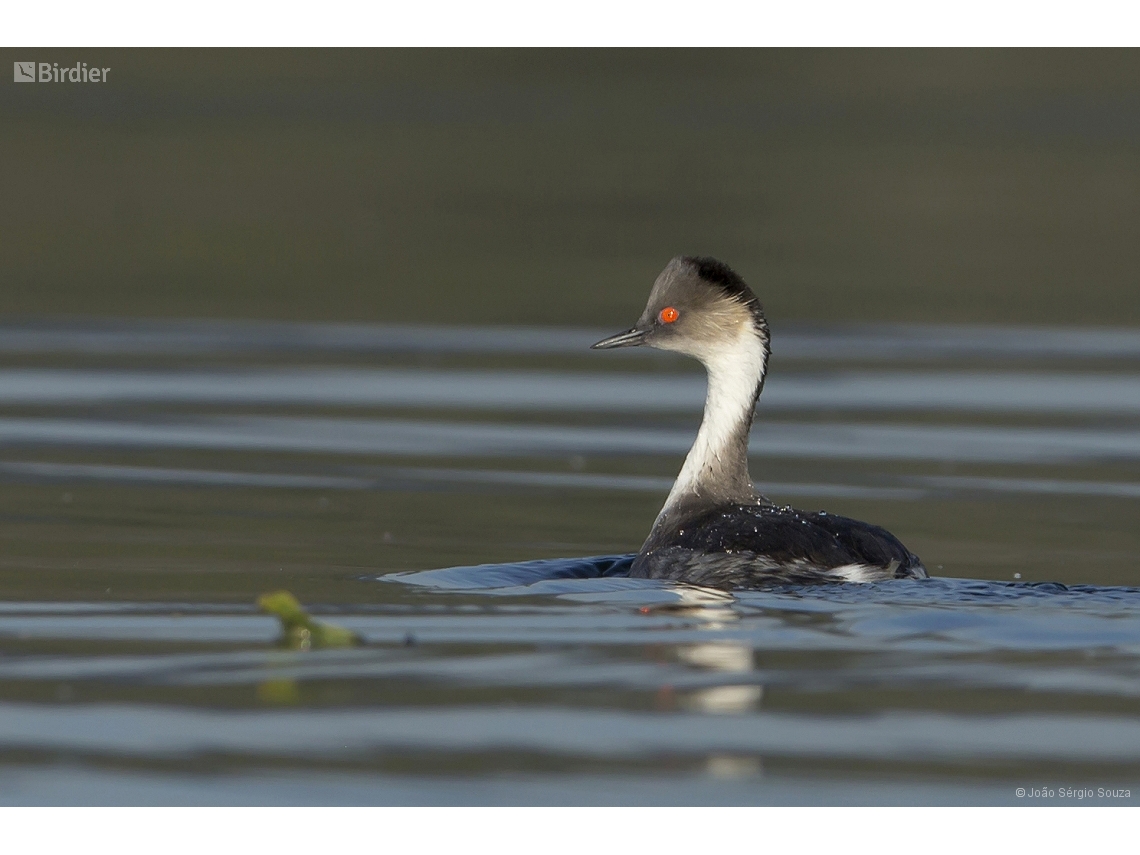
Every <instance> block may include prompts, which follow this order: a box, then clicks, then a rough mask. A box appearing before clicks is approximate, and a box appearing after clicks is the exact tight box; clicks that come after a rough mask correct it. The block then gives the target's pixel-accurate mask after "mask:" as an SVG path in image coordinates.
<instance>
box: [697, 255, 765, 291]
mask: <svg viewBox="0 0 1140 855" xmlns="http://www.w3.org/2000/svg"><path fill="white" fill-rule="evenodd" d="M682 260H683V261H687V262H688V263H689V264H691V265H693V266H694V267H696V268H697V275H698V276H700V277H701V278H702V279H704V280H705V281H706V282H708V283H709V284H710V285H719V286H720V287H721V288H723V289H724V290H726V291H729V292H731V293H733V294H745V293H747V294H749V296H751V290H750V289H749V287H748V286H747V285H746V284H745V283H744V280H743V279H741V278H740V274H739V273H737V272H736V271H735V270H733V269H732V268H731V267H729V266H728V265H727V264H725V263H724V262H723V261H718V260H717V259H715V258H710V257H709V256H707V255H686V256H684V257H683V258H682Z"/></svg>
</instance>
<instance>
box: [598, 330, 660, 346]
mask: <svg viewBox="0 0 1140 855" xmlns="http://www.w3.org/2000/svg"><path fill="white" fill-rule="evenodd" d="M648 334H649V330H642V329H638V328H637V327H634V328H633V329H630V330H626V331H625V332H621V333H618V334H617V335H611V336H610V337H609V338H603V339H602V340H601V341H599V342H598V343H597V344H591V345H590V350H609V349H610V348H611V347H636V346H637V345H639V344H642V343H643V342H644V341H645V336H646V335H648Z"/></svg>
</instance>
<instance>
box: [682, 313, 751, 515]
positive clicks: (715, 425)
mask: <svg viewBox="0 0 1140 855" xmlns="http://www.w3.org/2000/svg"><path fill="white" fill-rule="evenodd" d="M693 355H694V356H696V357H697V358H698V359H700V360H701V362H702V363H704V366H705V369H706V370H707V371H708V396H707V397H706V399H705V414H704V418H703V419H702V421H701V428H700V430H699V431H698V432H697V438H696V441H695V442H694V443H693V447H692V449H691V450H690V451H689V456H688V457H686V458H685V465H684V466H682V467H681V472H680V474H679V475H678V476H677V480H676V482H675V483H674V484H673V489H672V490H671V491H670V493H669V498H668V499H666V500H665V507H664V508H663V509H662V511H661V513H662V515H664V514H665V512H666V511H668V510H669V509H670V508H671V507H673V506H674V505H675V504H677V503H678V502H680V501H681V500H682V499H683V498H686V497H694V498H702V497H703V498H713V499H715V498H727V499H742V498H745V497H746V496H751V495H753V493H754V490H753V487H752V479H751V478H750V477H749V475H748V429H749V428H750V427H751V425H752V413H753V407H754V405H755V402H756V390H757V389H758V388H759V387H760V383H761V382H762V381H763V379H764V371H765V369H766V366H767V360H768V349H767V346H766V344H765V342H764V340H763V339H761V338H760V337H759V336H758V335H757V334H756V332H755V331H754V330H753V328H752V326H751V324H742V325H741V326H740V327H739V329H738V332H737V335H736V337H735V338H734V339H733V340H732V341H730V342H729V343H728V344H720V345H719V346H717V347H709V348H707V349H705V350H704V351H702V352H698V353H695V354H693Z"/></svg>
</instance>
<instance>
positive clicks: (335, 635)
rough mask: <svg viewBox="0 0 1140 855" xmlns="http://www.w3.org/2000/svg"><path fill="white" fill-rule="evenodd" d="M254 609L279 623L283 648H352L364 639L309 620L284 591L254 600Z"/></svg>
mask: <svg viewBox="0 0 1140 855" xmlns="http://www.w3.org/2000/svg"><path fill="white" fill-rule="evenodd" d="M257 607H258V608H259V609H261V610H262V611H263V612H265V613H266V614H271V615H273V616H274V617H275V618H277V619H278V620H279V621H281V640H280V644H281V646H283V647H288V648H289V649H290V650H308V649H310V648H313V647H355V646H356V645H358V644H363V643H364V639H363V638H361V637H360V636H359V635H357V634H356V633H355V632H353V631H352V630H350V629H345V628H344V627H341V626H336V625H335V624H331V623H324V622H323V621H319V620H313V619H312V618H311V617H309V615H308V614H307V613H306V612H305V610H304V609H303V608H301V604H300V603H299V602H297V598H296V597H294V596H293V595H292V594H290V593H289V592H288V591H274V592H273V593H271V594H262V595H261V596H260V597H258V598H257Z"/></svg>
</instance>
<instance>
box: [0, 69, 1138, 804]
mask: <svg viewBox="0 0 1140 855" xmlns="http://www.w3.org/2000/svg"><path fill="white" fill-rule="evenodd" d="M0 54H3V56H4V57H5V64H0V65H2V68H3V70H4V73H5V74H7V68H9V67H11V63H15V62H28V61H35V62H49V63H53V62H54V63H59V64H60V65H61V66H65V67H66V66H74V64H75V63H76V62H85V63H87V64H88V66H98V67H102V68H109V69H110V72H109V75H108V81H107V82H106V83H101V84H78V83H75V84H72V83H35V84H17V83H14V82H12V83H9V82H4V83H3V85H0V199H2V200H3V203H4V204H3V205H0V587H2V591H3V602H0V765H2V766H3V770H4V773H3V775H0V801H2V802H19V801H23V802H30V803H45V802H48V803H52V802H68V801H71V802H72V803H103V802H106V801H112V802H114V801H119V802H125V803H152V802H156V801H157V802H169V803H189V802H194V801H199V802H206V803H217V802H219V801H222V802H225V801H231V802H235V803H241V804H255V803H266V802H277V803H280V802H293V803H297V802H300V803H309V802H321V801H326V802H331V803H359V802H361V801H362V800H363V801H365V802H369V801H371V802H376V803H392V802H401V801H402V802H411V803H433V802H443V803H455V802H468V803H470V802H475V803H483V802H495V801H499V802H505V803H528V802H545V803H554V804H565V803H596V802H601V803H619V804H621V803H629V802H631V801H632V802H645V803H681V804H692V803H702V802H707V803H717V804H725V803H747V804H758V803H769V802H773V801H776V802H780V801H782V802H793V803H804V804H815V803H821V802H828V801H830V802H845V803H857V804H858V803H871V802H885V803H893V804H898V803H908V802H920V803H945V802H955V801H957V802H959V803H962V802H964V803H977V802H979V801H985V802H1002V801H1006V802H1013V798H1012V795H1011V794H1012V792H1013V785H1015V784H1023V785H1024V784H1026V783H1027V782H1036V783H1040V782H1041V781H1044V780H1049V781H1056V782H1057V784H1058V785H1060V784H1063V783H1067V782H1071V783H1072V784H1073V785H1077V784H1079V783H1082V782H1083V783H1087V784H1089V785H1091V786H1093V787H1094V789H1095V788H1096V787H1100V786H1105V785H1110V784H1114V783H1122V782H1123V783H1125V784H1127V783H1128V782H1132V783H1133V784H1134V782H1135V781H1136V780H1137V777H1136V776H1137V773H1138V771H1140V753H1137V752H1136V751H1135V750H1130V749H1129V748H1128V746H1133V745H1140V737H1138V735H1137V733H1138V731H1137V722H1138V721H1140V706H1138V704H1137V698H1140V684H1138V680H1137V674H1138V673H1140V671H1138V668H1137V656H1136V651H1137V650H1140V630H1138V629H1137V627H1138V626H1140V625H1138V624H1137V621H1136V604H1137V596H1138V594H1137V589H1136V587H1135V586H1136V585H1137V583H1138V580H1140V576H1138V575H1137V561H1136V556H1137V554H1138V553H1140V525H1137V501H1138V500H1140V288H1138V282H1137V271H1138V270H1140V239H1138V236H1140V83H1138V81H1140V52H1138V51H1135V50H1126V51H1118V50H1092V51H1086V50H640V49H639V50H574V51H566V50H260V49H257V50H252V49H251V50H94V49H19V50H7V49H5V50H0ZM678 254H705V255H713V256H716V257H719V258H721V259H723V260H724V261H726V262H728V263H729V264H731V265H732V266H733V267H734V268H735V269H737V270H738V271H739V272H740V273H741V274H742V275H743V276H744V278H745V279H746V281H748V282H749V283H750V284H751V285H752V286H753V288H754V289H755V290H756V292H757V294H758V295H759V297H760V299H761V300H762V302H763V303H764V305H765V307H766V310H767V313H768V316H769V319H770V322H771V326H772V335H773V358H772V363H771V366H770V372H769V376H768V380H767V384H766V386H765V389H764V395H763V398H762V400H761V401H760V406H759V409H758V417H757V422H756V426H755V428H754V430H753V434H752V441H751V471H752V475H753V477H754V479H755V480H756V481H757V483H758V485H759V486H760V488H761V489H762V490H763V491H765V492H766V493H767V494H768V495H769V496H770V497H771V498H772V499H773V500H775V501H777V502H780V503H789V504H794V505H796V506H798V507H804V508H809V509H826V510H827V511H828V512H831V513H841V514H846V515H849V516H853V517H856V518H859V519H865V520H868V521H871V522H873V523H877V524H879V525H882V526H884V527H886V528H888V529H890V530H891V531H892V532H894V533H895V534H896V535H897V536H898V537H899V538H900V539H901V540H902V541H903V542H904V543H906V545H907V546H908V547H909V548H910V549H911V550H913V551H914V552H916V553H917V554H918V555H920V556H921V557H922V559H923V560H924V562H925V564H926V566H927V567H928V568H929V570H930V571H931V573H932V575H934V576H936V577H941V578H940V579H939V580H936V581H932V582H930V583H928V584H924V585H909V586H908V585H894V586H892V585H884V586H866V587H864V586H842V587H841V588H838V587H837V588H835V589H821V590H803V591H792V592H783V593H779V592H777V593H772V592H759V593H758V592H751V593H748V594H737V595H736V597H735V598H730V597H723V596H721V597H719V598H718V595H715V594H709V592H704V593H703V594H699V592H698V593H694V592H693V591H691V590H688V589H683V588H682V589H673V588H669V587H668V586H655V585H653V584H652V583H649V582H643V581H642V580H628V579H617V578H588V579H581V578H563V579H549V578H545V579H539V580H538V581H537V582H536V581H535V580H536V578H537V577H541V576H542V575H543V574H547V575H549V574H551V573H553V572H554V571H553V570H552V569H551V568H552V567H555V566H558V567H562V568H563V570H565V565H542V566H541V567H539V568H538V569H537V570H536V569H535V568H534V567H533V566H531V567H530V569H529V570H527V572H526V573H523V572H522V570H520V569H519V568H518V567H517V566H513V565H512V566H511V567H505V568H504V567H498V568H486V567H482V568H478V569H475V570H458V571H456V570H452V571H445V572H444V573H443V574H442V575H441V574H438V573H437V574H434V575H433V574H432V573H430V572H429V573H426V574H423V573H420V572H419V571H425V570H426V571H431V570H432V569H433V568H434V569H438V568H448V567H457V566H460V567H461V566H469V565H480V564H487V563H492V564H499V565H501V564H504V563H506V562H521V561H527V560H530V559H566V558H581V557H583V556H598V555H622V554H628V553H631V552H635V551H636V550H637V549H638V548H639V546H640V544H641V542H642V540H643V539H644V537H645V535H646V534H647V532H648V530H649V527H650V525H651V523H652V521H653V519H654V517H655V515H656V513H657V511H658V510H659V508H660V506H661V503H662V501H663V500H664V498H665V496H666V494H667V493H668V490H669V488H670V485H671V484H672V480H673V478H674V476H675V474H676V472H677V471H678V470H679V468H680V465H681V460H682V458H683V456H684V454H685V453H686V451H687V450H688V448H689V446H690V444H691V442H692V439H693V437H694V435H695V433H696V430H697V425H698V423H699V420H700V418H701V411H702V404H703V399H704V388H705V387H704V375H703V372H702V370H701V369H700V367H699V366H698V365H697V364H696V363H694V362H692V361H687V360H684V359H681V358H678V357H675V356H669V355H667V354H661V353H655V352H639V351H634V352H630V351H620V352H591V351H590V350H589V349H588V348H589V345H590V344H591V343H592V342H594V341H596V340H598V339H600V338H602V337H603V336H605V335H608V334H611V333H614V332H617V331H619V330H622V329H625V328H627V327H628V326H629V325H630V324H631V323H632V322H633V321H634V320H635V319H636V318H637V316H638V315H639V314H640V312H641V310H642V307H643V305H644V301H645V299H646V296H647V294H648V292H649V288H650V286H651V284H652V282H653V279H654V277H655V276H656V275H657V273H658V272H659V271H660V269H661V268H662V267H663V266H664V265H665V263H666V262H667V261H668V260H669V259H670V258H671V257H673V256H675V255H678ZM573 566H574V567H577V568H578V569H579V570H581V568H582V567H583V566H595V565H593V564H591V563H590V562H585V563H582V562H578V563H577V564H574V565H573ZM596 566H601V565H596ZM596 566H595V569H596ZM567 572H569V571H567ZM575 572H577V571H575ZM599 572H600V571H599ZM397 573H403V574H405V575H400V576H396V575H393V574H397ZM406 574H418V575H406ZM519 574H522V575H519ZM528 574H529V575H528ZM536 574H537V576H536ZM570 575H573V573H570ZM595 575H596V573H595ZM393 579H399V580H400V582H393V581H392V580H393ZM385 580H386V581H385ZM964 580H969V581H964ZM638 582H641V583H640V584H636V583H638ZM1054 583H1064V584H1065V585H1071V586H1078V587H1077V588H1076V589H1069V590H1067V589H1066V588H1064V587H1061V586H1060V585H1058V584H1054ZM504 586H505V587H504ZM282 587H284V588H288V589H289V590H291V591H293V592H294V593H295V594H296V595H297V596H299V597H300V598H301V600H302V601H303V602H304V603H306V604H309V605H312V606H314V607H315V608H316V609H317V611H318V612H324V613H329V612H335V613H336V615H337V616H336V619H337V620H342V621H344V622H346V623H348V624H349V625H351V626H352V627H353V628H355V629H356V630H357V631H359V632H360V633H362V634H363V635H364V636H365V637H366V639H367V642H368V644H367V646H366V647H364V648H360V649H357V650H349V651H336V650H333V651H310V652H309V653H303V652H298V651H282V650H280V649H278V648H276V647H274V640H275V638H276V634H277V630H276V625H275V624H274V622H273V621H272V620H271V619H270V618H269V617H266V616H260V615H258V614H256V612H255V609H254V607H253V605H252V603H253V600H254V598H255V597H256V596H257V595H258V594H260V593H262V592H265V591H269V590H273V589H277V588H282ZM492 588H493V589H494V590H491V589H492ZM698 594H699V595H698ZM701 597H704V599H702V598H701ZM286 709H287V710H288V712H287V713H286V712H284V711H283V710H286ZM663 712H669V713H672V715H670V716H663V715H661V713H663ZM707 716H721V718H720V719H718V720H717V723H716V725H715V726H713V725H710V724H709V720H708V718H707ZM602 734H608V738H609V741H608V742H607V741H606V740H605V739H601V736H600V735H602ZM995 734H996V735H995ZM472 781H477V787H476V789H474V790H473V789H472V788H471V787H472V783H471V782H472ZM1131 792H1132V793H1140V789H1137V788H1135V787H1134V786H1133V788H1132V789H1131ZM480 800H482V801H480ZM1014 803H1016V802H1014Z"/></svg>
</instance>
